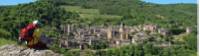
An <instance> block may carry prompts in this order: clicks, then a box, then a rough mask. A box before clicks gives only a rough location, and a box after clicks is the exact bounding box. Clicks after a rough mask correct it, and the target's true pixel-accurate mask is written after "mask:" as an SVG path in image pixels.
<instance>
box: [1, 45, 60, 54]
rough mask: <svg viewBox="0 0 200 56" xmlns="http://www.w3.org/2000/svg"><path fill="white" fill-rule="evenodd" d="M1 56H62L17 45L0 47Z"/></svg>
mask: <svg viewBox="0 0 200 56" xmlns="http://www.w3.org/2000/svg"><path fill="white" fill-rule="evenodd" d="M0 56H62V55H61V54H58V53H54V52H53V51H51V50H35V49H30V48H25V47H22V46H17V45H4V46H2V47H0Z"/></svg>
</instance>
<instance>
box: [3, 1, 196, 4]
mask: <svg viewBox="0 0 200 56" xmlns="http://www.w3.org/2000/svg"><path fill="white" fill-rule="evenodd" d="M33 1H36V0H0V5H17V4H19V3H29V2H33ZM143 1H147V2H153V3H160V4H171V3H197V0H143Z"/></svg>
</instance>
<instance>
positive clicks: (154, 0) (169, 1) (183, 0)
mask: <svg viewBox="0 0 200 56" xmlns="http://www.w3.org/2000/svg"><path fill="white" fill-rule="evenodd" d="M143 1H146V2H152V3H158V4H175V3H197V0H143Z"/></svg>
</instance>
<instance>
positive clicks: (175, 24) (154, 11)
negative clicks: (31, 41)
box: [0, 0, 197, 56]
mask: <svg viewBox="0 0 200 56" xmlns="http://www.w3.org/2000/svg"><path fill="white" fill-rule="evenodd" d="M0 12H1V13H0V38H1V39H2V41H1V40H0V45H4V44H11V43H13V44H16V43H15V42H17V39H18V35H19V29H20V28H22V27H24V26H25V25H27V24H28V23H30V22H32V21H33V20H36V19H38V20H43V21H44V22H41V23H42V24H43V25H42V26H43V27H42V29H44V33H45V34H46V35H47V36H48V37H50V38H53V39H56V40H58V41H59V40H60V39H61V38H63V37H66V38H71V37H72V36H73V37H74V36H76V35H74V32H75V33H76V32H83V33H85V34H86V33H88V34H86V35H89V36H90V35H95V34H96V35H97V33H94V34H93V33H91V32H93V31H94V30H93V29H96V30H97V31H96V32H98V31H99V32H100V33H101V32H103V33H101V34H104V33H105V32H104V29H112V30H113V31H116V32H112V33H113V34H116V35H114V36H117V37H118V34H119V33H118V32H117V30H118V28H119V27H118V26H121V25H123V26H124V29H123V30H124V32H126V31H127V32H126V33H122V34H127V35H128V37H132V38H136V37H135V35H137V34H138V35H142V34H144V33H145V35H142V36H139V37H144V38H148V37H147V36H149V38H148V39H147V40H144V41H141V42H144V43H141V44H137V45H134V44H130V45H127V46H122V47H107V44H108V43H107V41H108V42H109V40H104V39H103V40H102V39H101V40H100V41H98V40H97V43H95V44H99V45H95V44H94V45H91V47H89V48H88V49H86V50H79V49H77V48H75V49H70V48H61V47H60V45H59V42H56V41H55V42H54V44H53V45H52V47H51V48H50V49H51V50H53V51H55V52H58V53H62V54H64V55H67V56H74V55H81V54H80V53H84V54H85V55H86V56H88V55H93V56H95V55H100V56H113V55H114V56H131V55H132V56H133V55H134V56H153V55H158V56H195V55H197V53H196V52H197V44H196V43H197V38H196V37H197V4H153V3H145V2H142V1H140V0H38V1H36V2H32V3H29V4H19V5H15V6H0ZM68 25H70V26H71V27H72V28H73V29H72V30H71V32H72V33H70V34H71V35H70V34H69V35H66V31H65V29H67V28H65V27H68ZM145 25H147V28H148V25H150V28H151V27H154V26H156V31H155V32H153V34H152V33H149V31H143V30H141V31H140V30H139V32H130V31H131V30H130V29H132V28H133V29H135V28H134V27H138V28H139V29H143V26H144V28H145ZM63 28H65V29H63ZM69 28H70V27H69ZM70 29H71V28H70ZM116 29H117V30H116ZM160 29H161V30H162V31H164V32H165V31H166V32H169V35H167V36H162V35H161V34H159V31H158V30H160ZM119 30H120V28H119ZM129 30H130V31H129ZM90 31H91V32H90ZM105 31H106V30H105ZM162 31H161V32H162ZM188 31H189V34H185V32H188ZM150 32H151V31H150ZM83 35H84V34H83ZM105 35H106V34H105ZM129 35H131V36H129ZM132 35H133V36H134V37H133V36H132ZM180 35H181V36H180ZM182 35H183V36H182ZM100 36H101V35H100ZM100 38H104V37H100ZM105 38H106V37H105ZM96 39H97V38H96ZM180 39H181V41H179V40H180ZM6 40H8V42H6ZM86 40H87V39H86ZM104 41H105V42H104ZM137 41H139V40H137ZM110 42H112V41H111V40H110ZM139 42H140V41H139ZM163 42H164V44H167V43H168V42H169V43H170V44H171V46H170V47H165V48H164V47H155V46H154V45H155V44H157V43H159V44H160V43H161V44H162V43H163ZM166 42H167V43H166ZM109 44H110V43H109ZM74 50H75V51H74ZM94 51H95V52H94Z"/></svg>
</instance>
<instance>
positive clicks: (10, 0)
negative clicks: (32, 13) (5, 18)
mask: <svg viewBox="0 0 200 56" xmlns="http://www.w3.org/2000/svg"><path fill="white" fill-rule="evenodd" d="M34 1H36V0H0V5H17V4H20V3H30V2H34Z"/></svg>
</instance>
